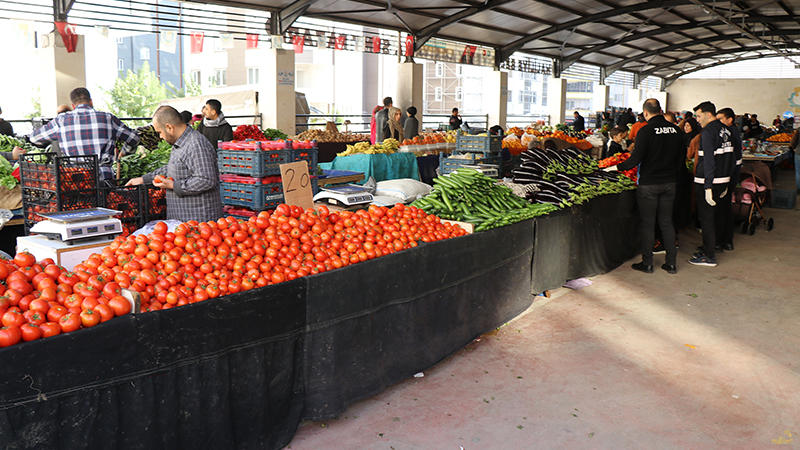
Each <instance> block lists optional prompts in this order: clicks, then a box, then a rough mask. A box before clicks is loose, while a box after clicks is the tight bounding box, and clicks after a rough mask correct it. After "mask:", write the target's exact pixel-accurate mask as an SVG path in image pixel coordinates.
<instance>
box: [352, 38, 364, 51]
mask: <svg viewBox="0 0 800 450" xmlns="http://www.w3.org/2000/svg"><path fill="white" fill-rule="evenodd" d="M353 45H355V50H356V51H357V52H363V51H364V50H366V48H367V38H365V37H364V36H353Z"/></svg>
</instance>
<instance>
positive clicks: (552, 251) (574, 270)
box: [531, 191, 640, 294]
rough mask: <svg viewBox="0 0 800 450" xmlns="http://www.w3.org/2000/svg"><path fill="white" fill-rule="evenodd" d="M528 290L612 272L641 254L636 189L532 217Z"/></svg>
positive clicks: (558, 285) (533, 290) (542, 289)
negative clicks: (530, 271) (532, 237)
mask: <svg viewBox="0 0 800 450" xmlns="http://www.w3.org/2000/svg"><path fill="white" fill-rule="evenodd" d="M535 235H536V237H535V239H534V242H535V244H534V245H535V251H534V255H533V264H532V266H531V270H532V280H533V284H532V286H531V293H533V294H540V293H542V292H544V291H546V290H548V289H555V288H557V287H560V286H562V285H563V284H564V283H565V282H566V281H567V280H572V279H575V278H581V277H590V276H594V275H599V274H602V273H606V272H610V271H612V270H614V269H616V268H617V267H619V266H620V265H621V264H622V263H624V262H625V261H627V260H629V259H631V258H632V257H634V256H635V255H636V254H637V253H639V251H640V248H639V212H638V209H637V207H636V191H625V192H622V193H620V194H613V195H603V196H600V197H597V198H594V199H592V200H591V201H590V202H587V203H584V204H582V205H576V206H573V207H571V208H569V209H565V210H561V211H556V212H552V213H550V214H548V215H546V216H540V217H537V218H536V226H535Z"/></svg>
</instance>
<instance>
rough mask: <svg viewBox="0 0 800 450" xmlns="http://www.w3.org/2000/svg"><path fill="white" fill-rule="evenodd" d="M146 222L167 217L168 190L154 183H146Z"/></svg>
mask: <svg viewBox="0 0 800 450" xmlns="http://www.w3.org/2000/svg"><path fill="white" fill-rule="evenodd" d="M143 193H144V204H145V205H146V206H147V207H146V208H145V216H144V220H145V223H147V222H150V221H152V220H166V219H167V191H165V190H164V189H161V188H158V187H155V186H154V185H152V184H146V185H144V192H143Z"/></svg>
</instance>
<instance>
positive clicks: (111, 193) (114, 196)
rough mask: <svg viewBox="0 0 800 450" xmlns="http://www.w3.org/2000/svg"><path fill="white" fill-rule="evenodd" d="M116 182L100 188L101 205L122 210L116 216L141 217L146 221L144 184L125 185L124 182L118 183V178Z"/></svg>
mask: <svg viewBox="0 0 800 450" xmlns="http://www.w3.org/2000/svg"><path fill="white" fill-rule="evenodd" d="M115 184H117V185H116V186H107V187H101V188H100V206H102V207H104V208H108V209H115V210H117V211H122V213H121V214H117V215H116V216H115V217H116V218H117V219H120V220H122V219H136V218H139V219H141V220H142V221H144V218H145V207H144V205H145V199H144V186H142V185H138V186H125V184H124V183H122V182H118V183H116V180H115Z"/></svg>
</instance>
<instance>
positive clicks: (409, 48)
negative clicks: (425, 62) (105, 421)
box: [406, 34, 414, 56]
mask: <svg viewBox="0 0 800 450" xmlns="http://www.w3.org/2000/svg"><path fill="white" fill-rule="evenodd" d="M406 56H414V36H412V35H410V34H409V35H408V36H406Z"/></svg>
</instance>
